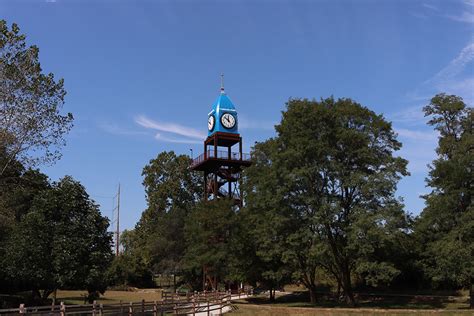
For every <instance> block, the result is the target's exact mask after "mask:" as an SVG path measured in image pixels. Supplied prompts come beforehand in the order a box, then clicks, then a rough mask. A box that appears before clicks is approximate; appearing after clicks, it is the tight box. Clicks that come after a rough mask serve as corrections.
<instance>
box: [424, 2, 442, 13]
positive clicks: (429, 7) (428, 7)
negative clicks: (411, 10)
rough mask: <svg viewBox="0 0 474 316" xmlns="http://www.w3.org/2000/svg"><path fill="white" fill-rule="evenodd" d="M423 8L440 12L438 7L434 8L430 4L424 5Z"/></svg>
mask: <svg viewBox="0 0 474 316" xmlns="http://www.w3.org/2000/svg"><path fill="white" fill-rule="evenodd" d="M423 6H424V7H425V8H427V9H430V10H433V11H439V8H438V7H437V6H434V5H432V4H429V3H423Z"/></svg>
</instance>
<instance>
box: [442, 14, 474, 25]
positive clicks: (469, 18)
mask: <svg viewBox="0 0 474 316" xmlns="http://www.w3.org/2000/svg"><path fill="white" fill-rule="evenodd" d="M447 17H448V18H450V19H451V20H454V21H458V22H465V23H474V14H473V13H471V12H467V11H464V12H462V13H461V14H460V15H451V14H450V15H448V16H447Z"/></svg>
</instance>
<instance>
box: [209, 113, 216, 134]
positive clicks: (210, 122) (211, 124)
mask: <svg viewBox="0 0 474 316" xmlns="http://www.w3.org/2000/svg"><path fill="white" fill-rule="evenodd" d="M215 123H216V119H215V118H214V115H209V118H208V119H207V128H208V129H209V130H210V131H212V130H213V129H214V124H215Z"/></svg>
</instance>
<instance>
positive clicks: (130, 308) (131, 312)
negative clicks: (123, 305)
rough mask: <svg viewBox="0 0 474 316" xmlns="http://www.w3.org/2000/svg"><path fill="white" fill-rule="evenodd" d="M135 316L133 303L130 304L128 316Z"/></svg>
mask: <svg viewBox="0 0 474 316" xmlns="http://www.w3.org/2000/svg"><path fill="white" fill-rule="evenodd" d="M132 315H133V303H132V302H130V305H129V306H128V316H132Z"/></svg>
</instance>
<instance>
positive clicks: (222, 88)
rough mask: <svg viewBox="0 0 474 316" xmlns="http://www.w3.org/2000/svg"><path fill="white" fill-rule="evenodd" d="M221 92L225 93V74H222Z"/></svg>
mask: <svg viewBox="0 0 474 316" xmlns="http://www.w3.org/2000/svg"><path fill="white" fill-rule="evenodd" d="M221 93H224V74H221Z"/></svg>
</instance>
